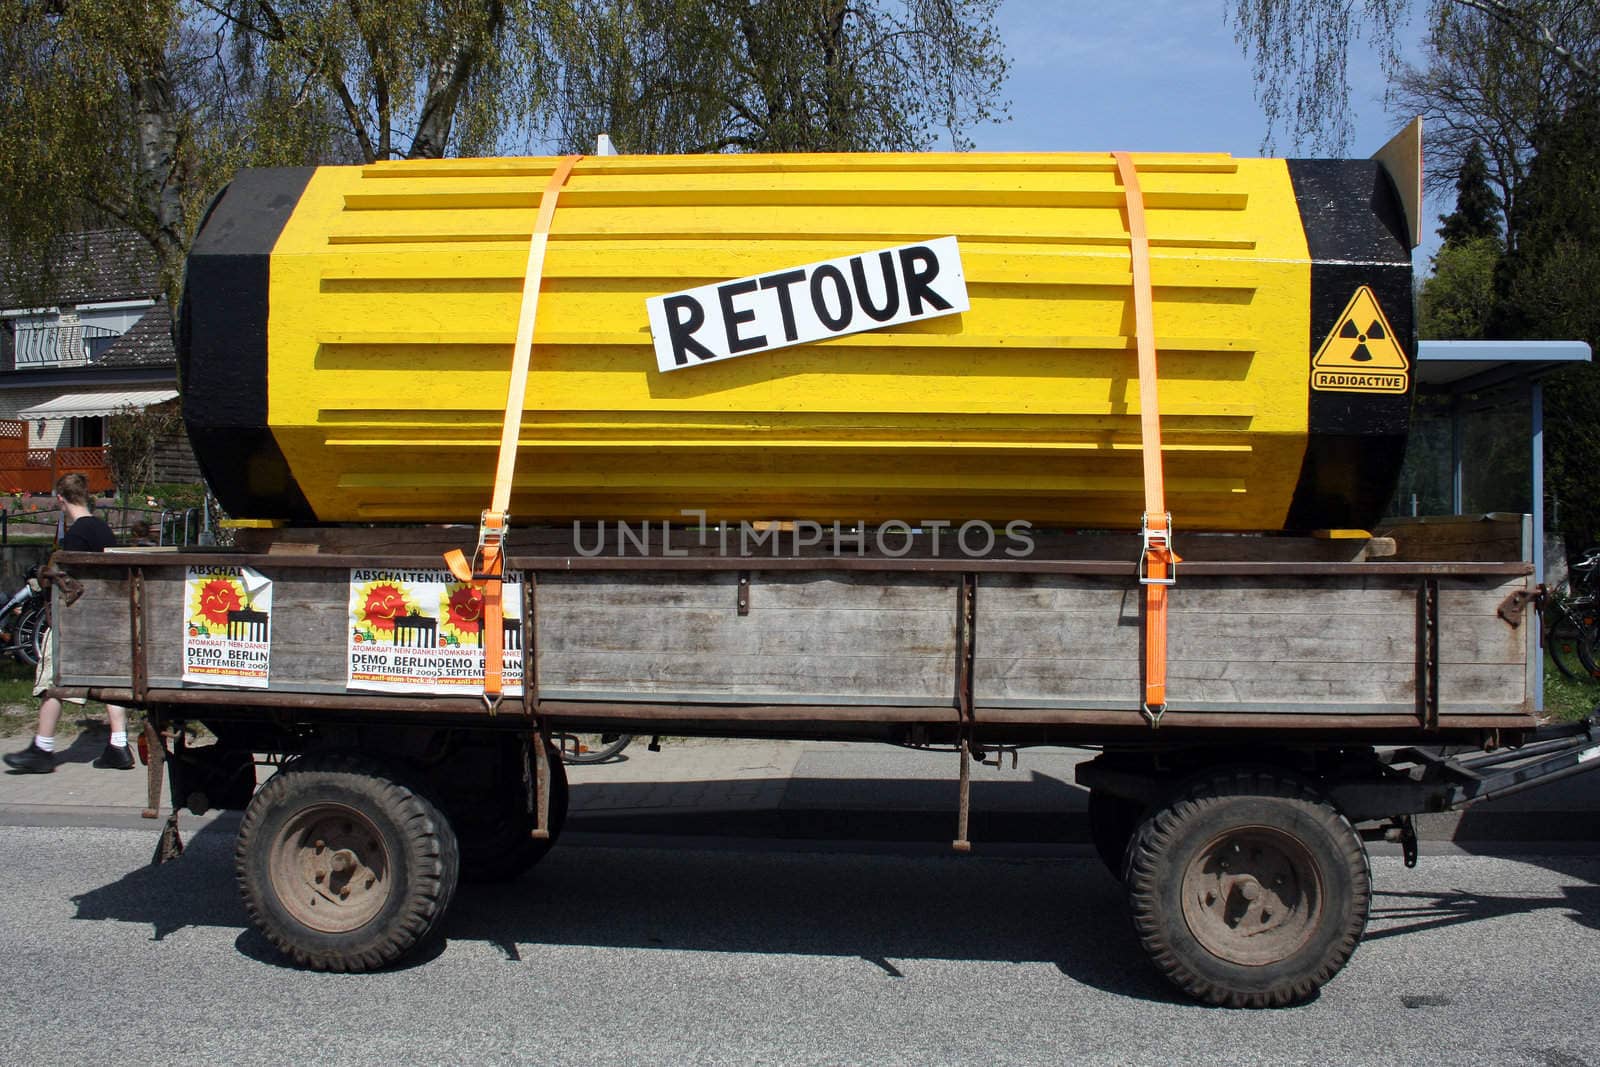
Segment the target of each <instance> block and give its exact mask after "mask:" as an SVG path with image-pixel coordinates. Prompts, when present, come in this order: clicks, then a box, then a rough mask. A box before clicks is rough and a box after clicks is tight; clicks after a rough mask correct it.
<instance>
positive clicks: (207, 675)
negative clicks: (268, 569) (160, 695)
mask: <svg viewBox="0 0 1600 1067" xmlns="http://www.w3.org/2000/svg"><path fill="white" fill-rule="evenodd" d="M183 602H184V606H185V609H186V610H185V611H184V621H183V680H184V681H186V682H196V683H200V684H203V685H240V686H246V687H249V688H251V689H265V688H266V687H267V674H268V669H269V665H270V662H271V656H272V582H271V580H270V579H268V578H266V577H265V576H263V575H262V574H260V573H259V572H257V571H253V570H251V569H250V568H249V567H230V566H226V565H218V566H205V567H200V566H194V565H192V564H191V565H190V566H189V567H188V568H186V570H185V574H184V598H183Z"/></svg>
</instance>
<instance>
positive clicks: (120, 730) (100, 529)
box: [5, 474, 133, 774]
mask: <svg viewBox="0 0 1600 1067" xmlns="http://www.w3.org/2000/svg"><path fill="white" fill-rule="evenodd" d="M55 489H56V503H57V504H59V505H60V507H61V513H62V515H63V525H65V526H66V532H65V533H64V534H62V537H61V547H62V549H63V550H65V551H69V552H103V551H105V550H106V549H108V548H110V547H111V546H112V545H115V544H116V543H117V535H116V534H115V533H113V532H112V529H111V527H110V526H108V525H107V524H106V522H105V520H103V519H101V518H100V517H99V516H97V515H95V514H94V513H93V512H92V511H91V510H90V506H89V484H88V482H87V480H85V478H84V477H83V475H81V474H63V475H62V476H61V477H60V478H58V479H57V480H56V486H55ZM54 682H55V638H54V636H53V635H52V633H51V632H50V631H49V630H46V631H45V635H44V642H43V647H42V648H41V649H40V650H39V665H38V667H37V669H36V671H35V673H34V676H33V695H34V696H36V697H44V699H43V700H42V701H40V703H39V725H38V727H37V729H36V730H35V732H34V737H33V743H32V744H30V745H29V746H28V747H27V748H25V749H23V750H22V751H21V752H9V753H7V754H6V756H5V762H6V765H7V766H9V767H12V768H14V769H16V770H18V771H21V772H23V773H25V774H49V773H50V772H52V771H54V770H55V769H56V757H55V747H56V723H57V722H59V721H60V719H61V701H60V700H59V699H57V698H56V697H53V696H45V691H46V690H48V689H49V688H50V686H51V685H52V684H54ZM68 700H70V701H71V702H72V703H74V704H83V703H85V701H84V700H83V698H82V697H69V698H68ZM106 718H107V719H108V720H109V721H110V725H111V740H110V741H109V742H107V744H106V748H105V751H104V752H102V753H100V755H99V756H98V757H97V758H96V759H95V761H94V765H95V766H96V767H103V768H106V769H108V770H119V771H126V770H130V769H131V768H132V767H133V753H132V752H130V751H128V709H127V708H124V707H121V706H120V705H117V704H107V705H106Z"/></svg>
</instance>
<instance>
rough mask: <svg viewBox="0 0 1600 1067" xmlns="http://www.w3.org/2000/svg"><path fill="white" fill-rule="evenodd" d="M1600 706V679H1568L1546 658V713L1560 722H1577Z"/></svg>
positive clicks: (1547, 655)
mask: <svg viewBox="0 0 1600 1067" xmlns="http://www.w3.org/2000/svg"><path fill="white" fill-rule="evenodd" d="M1597 704H1600V679H1582V678H1568V677H1566V676H1565V675H1563V674H1562V673H1561V672H1560V671H1558V670H1556V665H1555V664H1554V663H1553V662H1551V660H1550V656H1549V654H1546V655H1545V657H1544V713H1545V714H1546V715H1547V716H1549V717H1550V718H1552V719H1555V720H1556V721H1558V722H1577V721H1578V720H1579V719H1581V718H1583V717H1584V716H1586V715H1588V714H1589V713H1590V712H1592V711H1594V710H1595V705H1597Z"/></svg>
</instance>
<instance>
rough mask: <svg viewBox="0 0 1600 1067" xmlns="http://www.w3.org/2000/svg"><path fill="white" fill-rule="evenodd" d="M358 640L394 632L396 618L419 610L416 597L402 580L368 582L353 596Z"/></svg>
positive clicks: (374, 639) (352, 605)
mask: <svg viewBox="0 0 1600 1067" xmlns="http://www.w3.org/2000/svg"><path fill="white" fill-rule="evenodd" d="M350 600H351V606H350V614H351V616H352V621H353V622H354V624H355V638H356V640H357V641H376V640H377V639H378V638H379V637H380V636H381V637H385V638H387V637H389V636H391V635H392V634H393V633H394V621H395V619H398V618H400V617H402V616H405V615H415V614H417V601H416V598H415V597H413V596H412V595H411V593H410V591H409V590H408V589H406V587H405V586H404V585H402V584H400V583H399V582H391V581H380V582H368V583H367V584H366V585H363V586H362V587H361V588H359V589H357V590H356V593H355V596H353V597H351V598H350Z"/></svg>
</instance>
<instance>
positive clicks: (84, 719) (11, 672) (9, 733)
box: [0, 656, 143, 742]
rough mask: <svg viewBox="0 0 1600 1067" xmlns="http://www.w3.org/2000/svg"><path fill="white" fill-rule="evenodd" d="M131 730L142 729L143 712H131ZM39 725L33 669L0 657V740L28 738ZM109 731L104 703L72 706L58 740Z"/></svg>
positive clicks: (64, 712) (64, 713)
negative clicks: (2, 738) (0, 738)
mask: <svg viewBox="0 0 1600 1067" xmlns="http://www.w3.org/2000/svg"><path fill="white" fill-rule="evenodd" d="M129 715H130V719H131V720H132V721H131V722H130V724H129V730H130V731H132V730H134V729H140V728H141V727H139V726H138V723H140V722H142V721H143V720H142V719H140V718H139V715H140V713H138V712H130V713H129ZM38 722H39V701H38V700H37V699H36V698H35V697H34V695H33V668H32V667H30V666H28V665H27V664H25V663H19V662H18V661H17V660H16V659H14V658H12V657H11V656H5V657H3V658H0V737H6V738H11V737H25V736H28V735H31V734H32V733H33V729H34V727H35V726H36V725H38ZM105 728H106V708H105V705H104V704H100V703H97V702H95V701H90V702H89V703H87V704H84V705H82V706H79V705H76V704H68V705H67V706H66V707H65V708H64V709H63V710H62V712H61V722H60V724H59V725H58V726H57V727H56V737H58V738H60V739H62V741H63V742H70V741H71V740H72V738H74V737H76V736H77V735H78V734H80V733H82V732H83V731H84V730H86V729H100V730H104V729H105Z"/></svg>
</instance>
